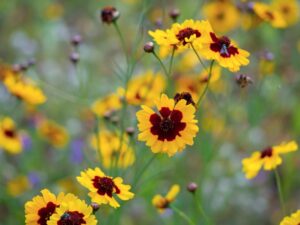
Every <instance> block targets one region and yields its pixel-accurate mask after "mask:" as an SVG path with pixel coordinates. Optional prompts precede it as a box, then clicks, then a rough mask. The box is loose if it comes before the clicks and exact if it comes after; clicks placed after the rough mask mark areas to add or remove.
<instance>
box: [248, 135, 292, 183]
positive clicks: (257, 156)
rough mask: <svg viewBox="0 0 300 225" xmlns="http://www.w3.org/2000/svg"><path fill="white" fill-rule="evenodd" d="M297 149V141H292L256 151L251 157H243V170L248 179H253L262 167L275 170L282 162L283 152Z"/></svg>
mask: <svg viewBox="0 0 300 225" xmlns="http://www.w3.org/2000/svg"><path fill="white" fill-rule="evenodd" d="M297 149H298V145H297V143H296V142H295V141H290V142H288V143H281V144H280V145H277V146H273V147H267V148H265V149H264V150H262V151H260V152H259V151H256V152H254V153H253V154H252V155H251V157H249V158H245V159H243V161H242V164H243V172H244V173H245V175H246V178H247V179H252V178H254V177H256V175H257V174H258V172H259V171H260V169H261V168H262V167H263V168H264V170H274V169H275V168H276V167H277V166H279V165H280V164H281V163H282V159H281V157H280V155H281V154H286V153H289V152H293V151H296V150H297Z"/></svg>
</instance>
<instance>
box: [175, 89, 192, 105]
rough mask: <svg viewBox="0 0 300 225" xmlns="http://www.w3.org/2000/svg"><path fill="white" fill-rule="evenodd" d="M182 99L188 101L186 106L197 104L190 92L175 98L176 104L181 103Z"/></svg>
mask: <svg viewBox="0 0 300 225" xmlns="http://www.w3.org/2000/svg"><path fill="white" fill-rule="evenodd" d="M181 99H184V100H186V104H187V105H188V104H192V105H193V106H195V105H196V104H195V102H194V100H193V97H192V95H191V94H190V93H188V92H181V93H177V94H176V95H175V97H174V100H175V103H177V102H179V101H180V100H181Z"/></svg>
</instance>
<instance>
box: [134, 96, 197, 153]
mask: <svg viewBox="0 0 300 225" xmlns="http://www.w3.org/2000/svg"><path fill="white" fill-rule="evenodd" d="M155 105H156V108H157V111H158V112H155V111H153V110H152V109H151V108H149V107H148V106H145V105H143V106H142V109H141V110H140V111H138V112H137V114H136V115H137V119H138V128H139V130H140V134H139V135H138V139H139V140H140V141H145V142H146V145H147V146H150V147H151V150H152V152H153V153H159V152H164V153H167V154H168V155H169V156H172V155H174V154H175V153H176V152H178V151H182V150H183V149H184V148H185V146H186V145H187V144H188V145H193V144H194V142H193V138H194V137H195V136H196V134H197V132H198V126H197V122H198V121H197V120H195V119H194V117H195V111H196V109H195V107H194V106H193V105H192V104H187V101H186V100H185V99H181V100H179V101H178V102H175V100H174V99H170V98H168V97H167V96H166V95H165V94H163V95H161V98H160V99H157V100H156V101H155Z"/></svg>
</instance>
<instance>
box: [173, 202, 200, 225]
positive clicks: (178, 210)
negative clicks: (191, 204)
mask: <svg viewBox="0 0 300 225" xmlns="http://www.w3.org/2000/svg"><path fill="white" fill-rule="evenodd" d="M170 208H171V209H173V211H174V212H176V213H177V214H178V215H179V216H180V217H181V218H182V219H183V220H185V221H186V222H187V224H189V225H196V224H195V223H194V222H193V221H192V220H191V219H190V218H189V217H188V216H187V215H186V214H185V213H184V212H183V211H181V210H180V209H178V208H177V207H175V206H174V205H170Z"/></svg>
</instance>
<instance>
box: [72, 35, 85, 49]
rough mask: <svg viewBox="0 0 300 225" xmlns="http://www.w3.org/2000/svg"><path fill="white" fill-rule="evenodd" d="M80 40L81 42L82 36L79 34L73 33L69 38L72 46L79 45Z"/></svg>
mask: <svg viewBox="0 0 300 225" xmlns="http://www.w3.org/2000/svg"><path fill="white" fill-rule="evenodd" d="M81 42H82V38H81V36H80V35H79V34H76V35H74V36H73V37H72V39H71V43H72V45H74V46H78V45H80V43H81Z"/></svg>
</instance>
